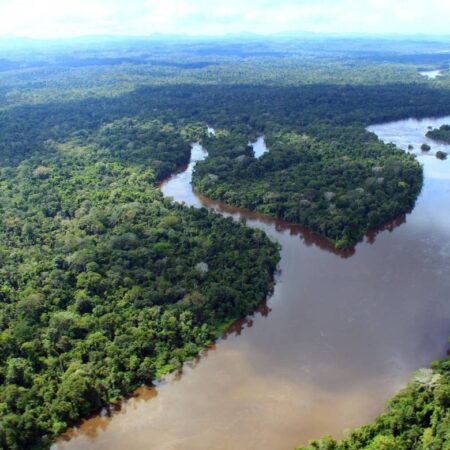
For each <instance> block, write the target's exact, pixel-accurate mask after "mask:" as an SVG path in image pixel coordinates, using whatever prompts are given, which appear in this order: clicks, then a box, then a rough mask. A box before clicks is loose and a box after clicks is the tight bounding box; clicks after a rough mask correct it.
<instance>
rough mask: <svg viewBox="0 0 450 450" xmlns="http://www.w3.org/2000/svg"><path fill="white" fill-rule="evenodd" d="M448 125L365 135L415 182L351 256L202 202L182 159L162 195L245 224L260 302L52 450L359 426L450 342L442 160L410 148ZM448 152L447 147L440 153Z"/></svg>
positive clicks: (263, 439) (240, 440)
mask: <svg viewBox="0 0 450 450" xmlns="http://www.w3.org/2000/svg"><path fill="white" fill-rule="evenodd" d="M443 123H450V117H447V118H442V119H439V120H436V119H425V120H422V121H417V120H404V121H399V122H393V123H389V124H383V125H374V126H371V127H370V130H371V131H373V132H375V133H377V135H378V136H379V137H380V138H381V139H383V140H384V141H386V142H393V143H395V144H397V145H398V146H399V147H401V148H403V149H405V150H406V148H407V146H408V144H412V145H413V146H414V149H415V150H413V151H416V152H418V153H419V155H418V158H419V161H420V162H421V163H422V164H423V165H424V172H425V183H424V188H423V190H422V193H421V195H420V197H419V199H418V201H417V204H416V207H415V208H414V210H413V212H412V213H411V214H407V215H405V216H401V217H399V218H398V219H397V220H396V221H393V222H392V223H390V224H387V225H386V226H385V227H383V229H382V230H378V231H374V232H372V233H370V234H369V235H368V236H367V237H366V238H365V239H364V241H363V242H360V243H359V244H358V245H357V247H356V249H355V251H354V252H349V253H339V252H336V251H333V249H331V248H330V247H329V246H328V245H327V243H326V242H324V241H323V240H321V239H320V238H317V237H316V236H314V235H312V234H310V233H308V232H305V231H304V230H302V229H300V228H298V227H295V226H290V225H288V224H286V223H284V222H282V221H279V220H275V219H270V218H267V217H264V216H260V215H258V214H255V213H250V212H246V211H240V210H237V209H236V208H231V207H227V206H226V205H222V204H220V203H217V202H213V201H211V200H208V199H205V198H204V197H202V196H200V195H196V194H195V193H194V192H193V191H192V187H191V184H190V180H191V175H192V170H193V166H194V164H195V161H197V160H199V159H202V158H204V157H205V156H206V153H205V152H204V150H203V149H202V148H201V146H199V145H198V144H196V145H194V146H193V150H192V161H191V164H189V166H188V167H187V168H186V169H185V170H184V171H183V172H181V173H179V174H176V175H174V176H173V177H172V178H171V179H169V180H168V181H167V182H166V183H165V184H164V185H163V186H162V187H161V189H162V191H163V192H164V194H165V195H168V196H172V197H173V198H174V199H175V200H176V201H184V202H185V203H186V204H188V205H192V206H195V207H199V206H206V207H208V208H211V209H214V210H216V211H219V212H220V213H221V214H224V215H232V216H233V217H236V218H238V217H245V218H246V219H247V224H248V225H249V226H251V227H257V228H260V229H263V230H264V231H265V232H266V233H267V234H268V235H269V236H271V237H272V238H273V239H275V240H276V241H278V242H279V243H280V244H281V246H282V250H281V262H280V272H279V273H278V274H277V275H276V285H275V290H274V292H273V295H272V296H271V297H270V298H269V299H268V300H267V302H265V303H263V304H262V305H261V307H260V308H259V310H258V311H256V312H255V313H254V315H253V316H249V317H247V318H245V319H243V320H241V321H240V322H238V323H236V324H235V325H234V326H233V327H232V328H231V329H230V331H229V332H228V333H227V334H226V335H225V336H224V337H223V338H222V339H220V340H219V341H218V342H217V344H216V345H214V346H212V347H211V348H210V349H207V350H205V351H204V352H203V353H202V354H201V355H200V356H199V358H198V359H197V360H196V361H194V362H191V363H187V364H185V365H184V367H183V370H182V373H179V374H172V375H170V376H168V377H166V378H165V379H164V380H162V381H161V382H158V383H156V386H155V387H154V388H141V389H139V390H138V391H137V392H136V393H135V395H134V396H133V397H132V398H130V399H128V400H127V401H124V402H122V404H121V405H119V407H116V408H109V410H106V409H105V410H104V411H103V413H102V414H101V415H98V416H95V417H93V418H91V419H89V420H86V421H84V422H83V423H82V424H81V426H79V427H77V428H74V429H72V430H70V431H69V432H68V433H66V434H65V435H64V436H63V437H62V438H61V439H60V440H59V441H58V443H57V444H55V445H54V446H53V449H54V450H82V449H83V450H88V449H95V450H123V449H127V450H148V449H183V450H189V449H258V450H261V449H271V450H272V449H292V448H293V447H294V446H295V445H296V444H300V443H305V442H306V441H308V440H309V439H311V438H315V437H320V436H322V435H324V434H332V435H334V436H336V437H339V436H342V434H343V432H344V430H345V429H348V428H351V427H355V426H359V425H362V424H364V423H366V422H369V421H370V420H372V419H373V418H374V417H375V416H376V415H377V414H378V413H380V411H382V409H383V405H384V404H385V401H386V400H387V399H388V398H389V397H390V396H392V395H393V394H394V393H395V392H397V391H398V390H399V389H401V387H402V386H404V385H405V384H406V383H407V381H408V379H409V378H410V377H411V374H412V373H413V372H414V371H415V370H417V369H419V368H420V367H424V366H428V365H429V363H430V362H431V361H432V360H433V359H436V358H439V357H442V356H444V355H445V353H446V350H447V336H448V334H449V333H450V302H449V297H450V213H449V211H450V161H449V160H447V161H441V160H438V159H437V158H435V156H434V154H433V153H434V152H435V151H436V150H438V149H442V148H443V147H445V146H442V145H437V144H434V143H432V144H431V146H432V150H431V151H430V152H429V154H422V153H421V152H420V150H418V149H419V148H420V145H421V144H422V143H423V142H428V140H427V139H426V138H425V137H424V134H425V133H426V131H427V129H428V126H433V127H436V126H440V125H441V124H443ZM447 151H448V150H447Z"/></svg>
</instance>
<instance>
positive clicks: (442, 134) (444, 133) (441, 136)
mask: <svg viewBox="0 0 450 450" xmlns="http://www.w3.org/2000/svg"><path fill="white" fill-rule="evenodd" d="M427 137H429V138H430V139H433V140H435V141H439V142H445V143H446V144H450V125H442V126H441V127H439V128H435V129H434V130H430V131H428V132H427Z"/></svg>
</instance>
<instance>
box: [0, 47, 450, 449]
mask: <svg viewBox="0 0 450 450" xmlns="http://www.w3.org/2000/svg"><path fill="white" fill-rule="evenodd" d="M115 45H116V44H113V45H112V47H111V48H108V45H107V44H105V46H104V49H103V51H104V54H102V51H99V53H100V54H95V51H94V50H92V51H90V50H88V49H85V50H83V51H80V52H78V53H76V55H77V56H76V57H74V56H68V55H66V54H62V55H61V54H58V52H57V51H56V50H53V51H49V53H47V52H46V51H42V50H34V51H31V52H29V54H28V55H27V56H26V58H28V60H27V62H26V64H25V63H24V62H23V61H8V58H9V57H10V55H9V54H7V55H6V56H5V58H4V59H1V58H0V68H1V69H2V70H1V71H0V78H1V80H2V85H1V87H0V135H1V140H0V208H1V215H0V237H1V239H0V261H1V267H0V381H1V385H0V448H4V449H7V450H20V449H23V448H28V449H43V448H48V447H49V446H50V445H51V443H52V442H53V441H54V438H55V437H56V436H58V435H59V434H60V433H61V432H63V431H64V430H66V429H67V427H68V426H69V425H71V424H73V423H75V422H76V421H78V420H79V419H80V418H81V417H85V416H87V415H89V414H90V413H91V412H92V411H93V410H96V409H98V408H99V407H101V406H103V405H105V404H107V403H108V402H110V401H111V400H114V399H117V398H119V397H120V396H121V395H123V394H126V393H129V392H131V391H132V390H133V389H134V388H135V387H136V386H139V385H141V384H142V383H151V381H152V380H154V379H155V378H157V377H158V376H160V375H162V374H164V373H167V372H168V371H171V370H173V369H176V368H179V367H180V366H181V364H182V362H183V361H186V360H188V359H190V358H192V357H194V356H195V355H196V354H197V353H198V352H199V350H201V349H203V348H204V347H205V345H207V344H208V343H209V342H211V341H212V340H214V339H215V338H216V337H217V334H218V333H219V331H220V332H221V331H222V328H223V327H224V326H225V325H224V324H228V323H229V322H230V321H233V320H234V319H236V318H239V317H243V316H245V315H247V314H248V313H250V312H252V311H253V310H254V309H255V307H256V306H257V305H258V304H259V302H260V301H261V300H262V299H263V298H265V296H266V295H267V294H268V293H269V292H270V289H271V288H272V285H273V273H274V271H275V269H276V267H277V264H278V261H279V251H278V250H279V249H278V245H277V244H275V243H274V242H272V241H270V240H269V238H268V237H267V236H266V235H265V234H264V233H263V232H261V231H259V230H253V229H250V228H247V227H245V226H244V225H243V224H241V223H235V222H234V221H233V220H232V219H231V218H223V217H221V216H219V215H217V214H214V213H210V212H208V211H207V210H206V209H194V208H188V207H186V206H184V205H178V204H173V203H171V202H170V201H169V200H168V199H166V198H164V197H163V196H162V194H161V192H160V190H159V189H157V187H156V186H157V183H158V182H159V181H160V180H162V179H164V178H165V177H167V176H169V175H170V174H171V173H174V172H175V171H176V170H177V168H179V167H181V166H183V165H185V164H187V163H188V161H189V155H190V146H189V143H190V142H193V141H200V142H202V143H203V144H204V145H205V147H206V148H207V149H208V152H209V154H210V156H209V157H208V158H207V159H206V160H205V161H203V162H201V163H199V164H198V165H197V167H196V170H195V172H194V178H193V183H194V186H195V187H196V188H198V189H199V191H200V192H203V193H204V194H205V195H207V196H208V197H211V198H215V199H220V200H222V201H224V202H226V203H229V204H232V205H237V206H241V207H244V208H247V209H250V210H256V211H259V212H263V213H265V214H269V215H273V216H276V217H282V218H284V219H285V220H287V221H289V222H292V223H301V224H303V225H305V226H306V227H307V228H309V229H311V230H313V231H315V232H317V233H319V234H321V235H322V236H325V237H326V238H327V239H328V240H329V241H330V242H332V243H333V244H334V245H335V246H336V247H339V248H349V247H351V246H352V245H354V243H355V242H356V241H357V240H358V239H359V238H360V237H361V236H362V235H363V234H364V232H365V231H367V230H368V229H369V228H373V227H376V226H377V225H380V224H382V223H383V222H385V221H386V220H389V219H391V218H393V217H394V216H396V215H399V214H400V213H402V212H405V211H408V210H409V209H410V208H412V207H413V205H414V201H415V199H416V197H417V195H418V193H419V191H420V187H421V183H422V170H421V168H420V165H419V164H418V162H417V161H416V160H415V159H414V158H413V156H412V155H408V154H406V153H404V152H402V151H400V150H398V149H396V148H395V147H394V146H393V145H389V144H387V145H386V144H383V143H381V142H380V141H378V140H377V138H376V136H375V135H373V134H371V133H369V132H367V131H366V130H365V127H366V126H367V125H368V124H369V123H376V122H382V121H389V120H395V119H399V118H404V117H410V116H417V117H418V116H422V117H425V116H431V115H443V114H448V113H450V107H449V105H450V87H449V86H447V85H446V84H445V78H444V77H441V79H440V81H439V83H440V84H434V83H433V82H432V81H430V80H426V81H422V80H421V78H422V77H420V75H418V74H417V70H416V66H417V64H419V62H418V61H416V60H414V61H409V62H408V61H404V60H397V59H395V54H393V55H391V58H394V59H392V60H389V61H390V62H388V63H386V59H385V57H384V55H382V58H381V60H382V63H380V55H379V54H378V53H376V52H375V53H373V54H372V53H371V54H365V55H366V56H365V57H364V59H361V58H360V57H359V56H358V57H356V56H354V55H353V56H352V49H349V50H348V51H349V56H345V57H344V56H342V55H341V56H340V57H339V58H335V57H329V56H327V53H323V54H321V53H318V55H319V56H320V58H317V57H316V56H315V57H308V56H304V55H303V54H302V53H301V52H299V53H298V54H295V55H293V56H292V55H291V56H292V57H291V56H290V54H284V53H283V54H281V53H280V51H279V52H278V53H276V52H275V53H274V52H273V51H272V50H273V49H272V47H270V49H271V52H266V53H265V54H258V52H257V51H256V53H255V50H254V46H253V45H249V47H248V48H245V49H244V50H245V51H243V50H242V48H240V47H235V50H233V51H235V52H236V53H235V54H234V53H233V52H232V53H231V54H230V53H229V52H227V51H225V50H224V49H223V47H221V46H219V45H217V44H214V45H216V46H214V45H212V44H210V47H208V46H206V45H205V44H195V45H193V47H192V48H191V47H189V46H188V47H186V48H184V49H183V47H182V46H180V47H176V48H175V49H174V47H172V44H167V47H164V44H161V43H158V44H157V47H158V49H157V51H155V52H156V54H152V53H151V52H152V51H154V49H153V47H152V46H151V45H150V46H148V47H146V46H145V43H144V44H139V45H143V48H141V47H138V48H133V49H132V50H131V53H133V58H131V59H130V58H128V59H127V58H125V59H124V58H123V54H124V53H126V52H125V51H124V50H122V51H120V52H119V51H118V50H117V49H116V47H115ZM130 45H131V44H130ZM133 45H138V44H133ZM277 45H278V44H277ZM275 47H276V46H275ZM233 48H234V47H233ZM281 48H283V49H284V45H281ZM236 49H237V50H236ZM278 50H280V47H278ZM58 51H62V50H58ZM55 52H56V53H55ZM114 52H115V53H114ZM252 52H253V53H252ZM339 52H341V50H339ZM23 54H25V53H24V52H22V53H21V55H23ZM114 54H115V55H116V56H117V54H119V56H118V57H117V58H111V55H114ZM136 55H137V56H136ZM167 55H170V56H167ZM280 55H281V56H283V57H282V58H280V57H279V56H280ZM321 58H322V59H321ZM175 59H176V61H175ZM442 80H443V81H442ZM204 124H210V125H211V126H213V127H214V128H215V129H216V135H208V134H207V133H206V127H205V125H204ZM257 130H258V131H261V132H263V133H264V134H265V136H266V139H267V143H268V147H269V149H270V151H269V152H268V153H266V154H264V155H262V156H261V158H259V159H256V158H254V157H253V149H252V148H251V147H249V146H248V142H251V141H253V140H254V139H255V138H256V136H257ZM439 370H441V372H442V373H444V371H445V370H447V371H448V366H446V365H443V366H442V367H441V368H440V369H439ZM439 373H440V372H439ZM442 377H443V376H442ZM442 377H441V378H442ZM441 378H439V380H441ZM441 381H442V380H441ZM441 381H439V383H441ZM439 386H440V384H439ZM433 392H434V391H433ZM439 398H441V397H439ZM430 399H431V397H430Z"/></svg>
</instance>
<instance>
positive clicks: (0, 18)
mask: <svg viewBox="0 0 450 450" xmlns="http://www.w3.org/2000/svg"><path fill="white" fill-rule="evenodd" d="M449 19H450V0H276V1H275V0H272V1H271V0H0V36H27V37H37V38H57V37H74V36H81V35H95V34H102V35H114V34H116V35H141V36H142V35H148V34H151V33H155V32H159V33H177V34H178V33H183V34H208V35H220V34H224V33H235V32H242V31H247V32H253V33H264V34H266V33H276V32H283V31H317V32H329V33H348V32H357V33H402V34H405V33H427V34H450V31H449Z"/></svg>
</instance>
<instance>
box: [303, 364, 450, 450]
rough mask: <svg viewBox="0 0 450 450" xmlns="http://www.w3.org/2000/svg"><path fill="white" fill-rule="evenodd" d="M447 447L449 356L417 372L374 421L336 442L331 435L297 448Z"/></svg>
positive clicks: (390, 449) (449, 427)
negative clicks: (431, 367)
mask: <svg viewBox="0 0 450 450" xmlns="http://www.w3.org/2000/svg"><path fill="white" fill-rule="evenodd" d="M448 448H450V358H447V359H444V360H442V361H436V362H435V363H434V364H433V369H422V370H420V371H418V372H417V374H416V375H415V376H414V378H413V380H412V381H411V382H410V383H409V385H408V387H407V388H405V389H404V390H403V391H402V392H400V393H399V394H397V395H396V396H395V397H394V398H393V399H392V400H390V401H389V404H388V408H387V411H386V412H385V413H383V414H381V415H380V416H379V417H378V418H377V419H375V421H374V422H373V423H372V424H370V425H366V426H363V427H361V428H359V429H357V430H355V431H353V432H352V433H351V434H350V435H349V436H347V437H345V438H344V439H342V440H341V441H339V442H337V441H335V440H333V439H331V438H330V437H326V438H324V439H321V440H319V441H312V442H310V443H309V444H308V445H305V446H300V447H298V448H297V450H445V449H448Z"/></svg>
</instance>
